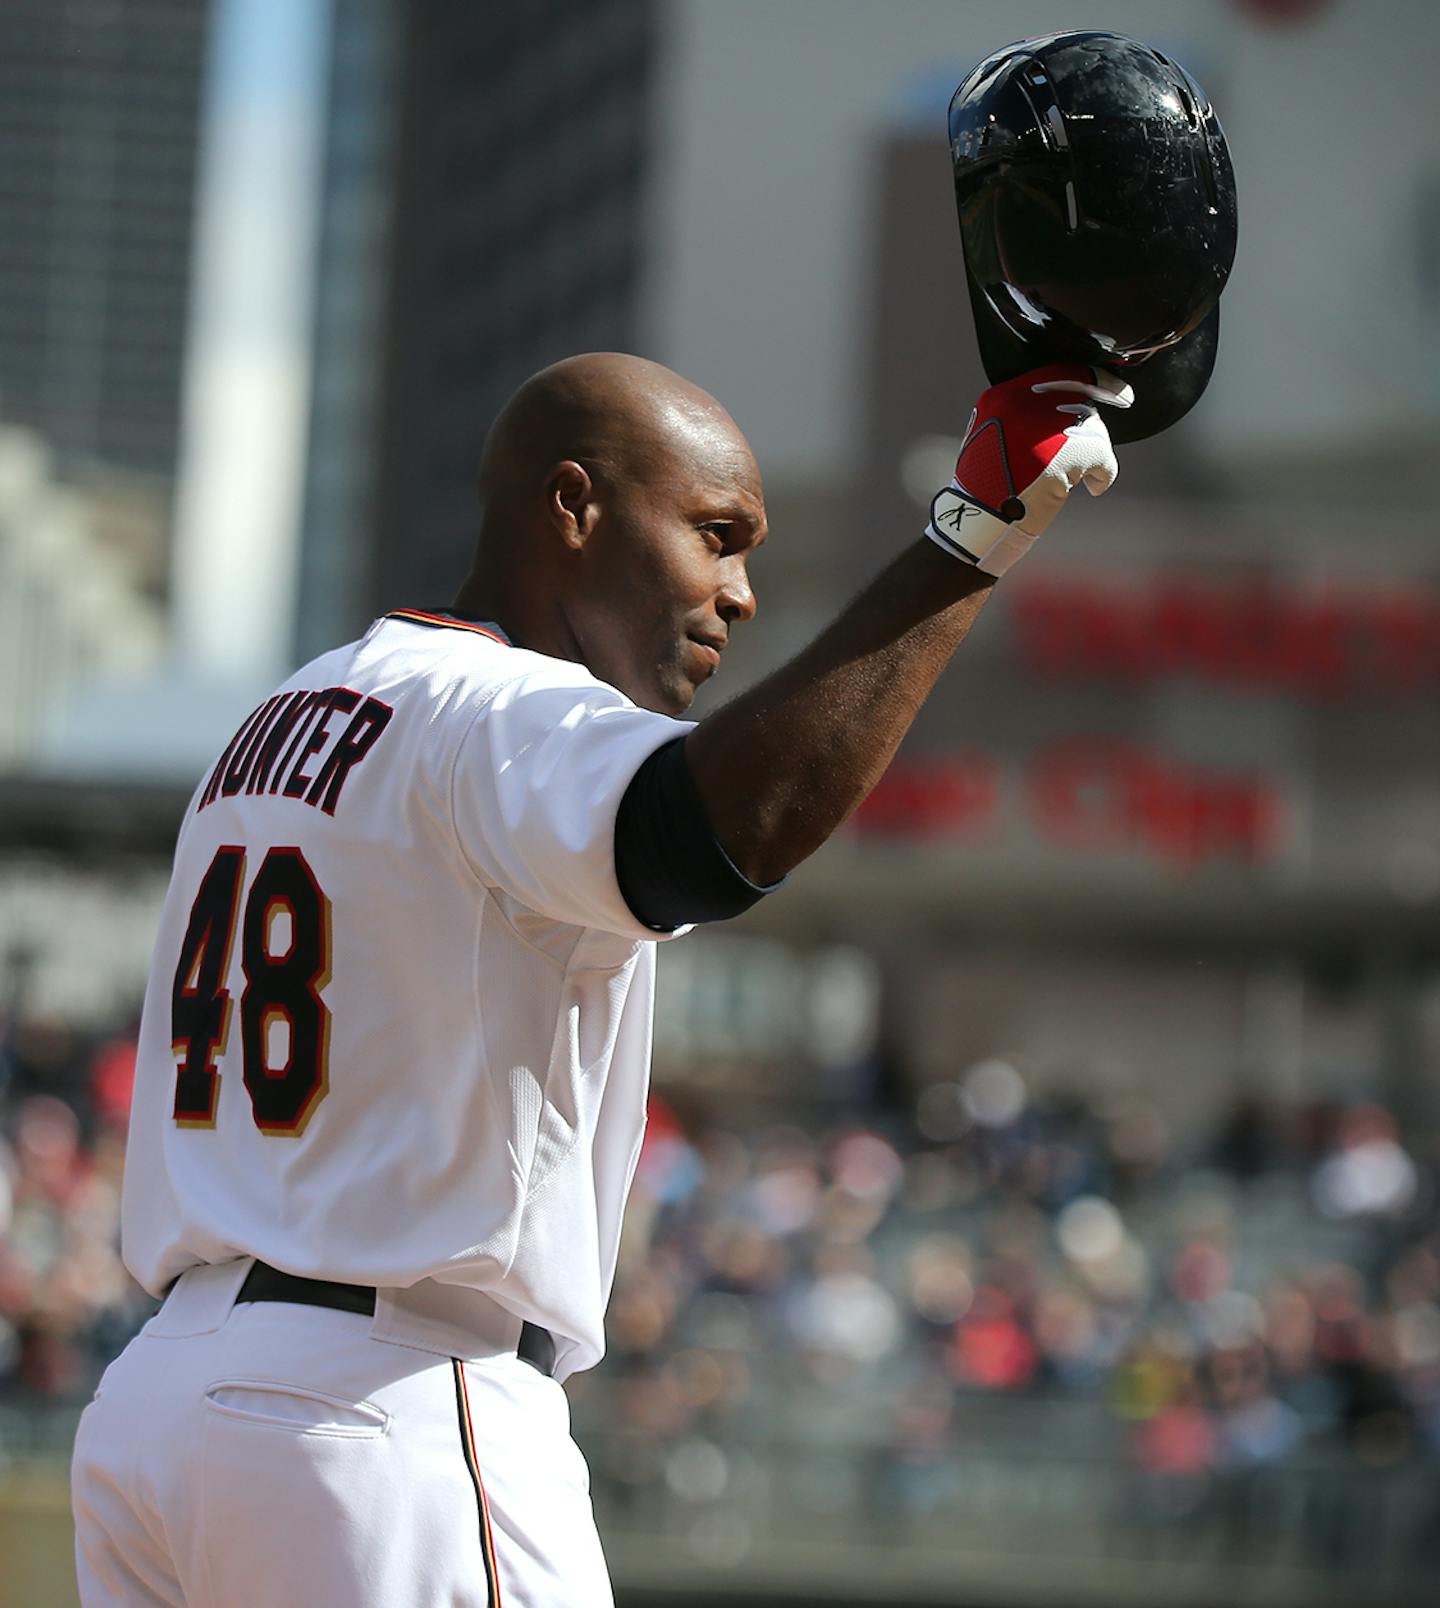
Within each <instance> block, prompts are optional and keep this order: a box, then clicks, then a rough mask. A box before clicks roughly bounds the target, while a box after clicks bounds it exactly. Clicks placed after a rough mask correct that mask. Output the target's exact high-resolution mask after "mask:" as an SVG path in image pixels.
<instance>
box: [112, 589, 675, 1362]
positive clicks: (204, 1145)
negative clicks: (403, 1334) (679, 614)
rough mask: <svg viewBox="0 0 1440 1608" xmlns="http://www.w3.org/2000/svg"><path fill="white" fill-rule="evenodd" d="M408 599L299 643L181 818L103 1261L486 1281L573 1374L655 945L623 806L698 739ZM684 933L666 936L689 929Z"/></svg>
mask: <svg viewBox="0 0 1440 1608" xmlns="http://www.w3.org/2000/svg"><path fill="white" fill-rule="evenodd" d="M690 729H691V727H690V726H689V724H688V723H686V722H682V721H677V720H672V719H669V718H667V717H666V716H663V715H657V714H652V713H650V712H648V711H646V710H642V709H639V708H637V707H636V706H635V705H634V704H632V703H631V702H630V701H629V699H627V698H626V697H624V696H623V695H622V694H621V693H620V692H618V691H616V689H615V688H613V687H610V686H607V685H606V684H605V683H603V682H601V681H598V680H597V679H596V678H595V677H594V676H592V675H591V674H590V673H589V672H588V671H587V670H585V669H584V668H583V667H582V666H580V665H577V664H571V663H568V662H565V661H562V660H558V659H552V658H548V657H546V656H544V655H541V654H538V653H531V652H527V651H525V650H523V649H521V648H517V647H512V646H510V645H509V644H508V643H506V642H505V641H504V639H503V638H501V637H500V636H498V635H496V634H495V633H492V632H491V631H489V630H487V629H485V628H483V627H480V626H476V625H471V624H465V623H460V622H456V621H453V620H450V619H448V618H446V617H442V616H435V615H427V614H422V613H420V612H419V611H411V610H401V611H398V612H397V613H396V614H393V615H390V616H388V617H386V618H385V619H382V620H379V621H377V622H376V623H375V624H374V625H372V626H371V628H370V629H369V631H367V633H366V634H365V636H364V637H363V638H361V640H360V641H359V642H356V643H352V644H350V645H349V646H347V647H344V648H339V649H337V650H336V651H334V652H332V653H328V654H325V655H324V656H322V657H321V658H319V659H316V660H314V661H313V662H312V663H310V664H309V665H307V666H306V667H305V668H304V669H302V670H300V671H299V672H298V673H297V674H296V675H295V676H293V677H292V678H291V679H290V680H289V681H288V682H287V683H286V684H285V685H284V686H283V687H282V688H281V689H280V690H279V691H278V692H277V693H276V694H275V695H274V696H273V697H272V698H270V699H269V700H268V701H267V702H266V703H264V704H263V705H262V706H261V707H260V708H259V709H258V710H256V711H255V713H254V714H253V715H252V716H251V717H250V718H249V720H247V721H246V723H245V724H244V725H243V726H242V727H241V729H240V731H239V732H237V733H236V735H235V738H234V740H233V741H232V742H231V743H230V745H229V747H228V748H227V749H226V750H225V752H224V753H223V754H222V755H221V757H220V759H219V760H218V762H217V763H216V765H215V767H214V769H213V771H212V772H211V773H210V774H209V775H208V776H207V777H206V779H205V780H204V781H202V783H201V784H200V786H199V787H198V788H197V790H196V792H195V795H194V797H193V798H192V800H191V802H190V805H189V807H188V809H187V811H186V816H185V821H184V825H183V827H182V830H181V832H180V837H179V842H178V846H177V849H176V854H175V867H174V874H173V876H172V879H171V884H170V890H169V893H168V895H167V897H166V901H165V906H164V912H163V915H162V919H161V924H160V932H159V937H158V939H157V942H156V948H155V958H154V962H153V966H152V970H151V974H150V980H149V986H148V989H147V992H146V998H145V1010H144V1018H143V1022H142V1026H141V1033H140V1048H139V1061H138V1065H137V1070H136V1083H135V1098H134V1109H133V1115H132V1119H131V1129H130V1141H129V1152H128V1157H127V1164H126V1169H125V1197H124V1216H123V1238H124V1254H125V1261H126V1263H127V1265H128V1266H129V1268H130V1269H131V1271H132V1272H133V1273H134V1275H135V1277H136V1278H137V1279H138V1280H139V1281H140V1283H141V1284H143V1285H144V1286H145V1287H146V1288H147V1289H148V1290H150V1291H151V1292H152V1293H155V1294H159V1293H160V1292H161V1291H163V1290H164V1289H165V1288H166V1287H167V1286H168V1285H169V1284H170V1283H171V1281H172V1280H174V1279H175V1278H176V1276H177V1275H178V1274H180V1273H181V1272H183V1271H184V1270H185V1269H186V1268H188V1267H192V1266H194V1265H195V1264H197V1263H214V1262H223V1261H227V1260H230V1259H232V1258H235V1257H240V1256H256V1257H259V1258H260V1259H261V1260H263V1261H265V1262H268V1263H270V1264H272V1265H273V1266H275V1267H278V1268H281V1269H283V1270H285V1271H286V1272H290V1273H296V1274H301V1275H307V1276H310V1277H314V1278H322V1279H332V1280H337V1281H340V1282H344V1283H355V1284H365V1285H376V1286H397V1285H398V1286H409V1285H412V1284H414V1283H415V1282H416V1281H417V1280H420V1279H422V1278H427V1277H428V1278H432V1279H436V1280H439V1281H441V1282H443V1283H451V1284H459V1285H464V1286H470V1287H473V1288H476V1289H480V1290H483V1291H485V1292H487V1293H488V1294H490V1295H491V1296H492V1297H494V1298H495V1299H496V1300H497V1301H499V1302H500V1303H501V1304H502V1305H503V1306H504V1307H506V1308H508V1309H509V1310H510V1311H511V1312H512V1313H514V1314H515V1315H516V1316H518V1317H520V1318H522V1319H526V1320H528V1321H530V1322H533V1323H537V1324H540V1325H542V1326H543V1327H544V1328H546V1329H549V1330H550V1331H551V1332H552V1334H553V1335H554V1336H555V1339H556V1345H557V1366H556V1373H557V1376H560V1377H563V1376H564V1375H565V1374H567V1373H570V1372H573V1371H574V1370H575V1369H577V1368H585V1367H589V1366H591V1365H592V1364H593V1363H595V1362H596V1361H597V1360H598V1359H599V1357H600V1355H601V1353H602V1351H603V1348H604V1341H603V1329H602V1321H603V1314H604V1308H605V1303H606V1300H607V1298H608V1295H609V1290H610V1284H611V1280H612V1276H613V1273H614V1267H615V1259H616V1250H617V1243H618V1239H619V1232H620V1218H621V1211H622V1208H623V1206H624V1202H625V1197H626V1194H627V1192H628V1190H629V1187H630V1180H631V1177H632V1175H633V1172H634V1168H635V1162H636V1158H637V1156H638V1153H639V1148H640V1142H641V1138H642V1135H643V1130H644V1118H645V1099H646V1092H647V1084H648V1077H649V1063H650V1043H651V1023H652V1012H653V1000H654V972H655V947H654V942H653V940H654V939H655V938H656V937H657V936H659V935H657V934H656V933H654V932H652V931H651V930H649V929H648V928H645V927H643V926H641V925H640V924H639V923H638V922H637V921H636V919H635V917H634V916H633V915H632V914H631V912H630V910H629V909H628V908H627V906H626V904H625V901H624V899H623V898H622V896H621V894H620V890H619V887H618V885H617V882H616V876H615V863H614V830H615V816H616V811H617V808H618V806H619V803H620V799H621V797H622V795H623V794H624V792H625V789H626V787H627V786H628V784H629V782H630V780H631V778H632V776H633V775H634V773H635V771H636V770H637V769H638V767H639V766H640V764H641V762H642V761H643V760H644V759H645V758H646V757H647V756H648V755H649V754H651V753H652V752H653V751H654V750H655V749H656V748H658V747H660V746H661V745H662V744H664V743H665V742H667V741H669V740H671V739H672V738H674V737H676V736H681V735H683V734H684V733H685V732H687V731H689V730H690ZM682 930H683V929H682Z"/></svg>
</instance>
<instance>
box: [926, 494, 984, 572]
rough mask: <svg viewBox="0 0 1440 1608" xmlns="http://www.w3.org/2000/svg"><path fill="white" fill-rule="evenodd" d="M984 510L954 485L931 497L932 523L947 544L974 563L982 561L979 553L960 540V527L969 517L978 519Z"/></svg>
mask: <svg viewBox="0 0 1440 1608" xmlns="http://www.w3.org/2000/svg"><path fill="white" fill-rule="evenodd" d="M984 512H985V510H984V509H983V508H981V507H980V506H979V505H978V504H976V503H973V502H971V501H970V499H969V498H968V497H966V496H965V495H964V494H963V493H961V492H959V491H957V490H956V489H955V487H954V486H946V487H945V488H944V489H943V490H941V491H937V492H936V493H935V496H934V497H933V498H932V499H931V502H930V523H931V525H933V526H934V528H935V530H936V532H937V533H938V534H939V535H941V536H943V537H944V539H945V544H946V546H948V547H951V548H953V549H954V550H955V551H956V552H957V553H958V554H959V555H960V556H961V557H962V558H966V559H968V560H969V561H970V562H971V563H972V564H978V563H979V562H980V560H979V557H978V555H977V554H975V553H972V552H971V551H970V549H969V548H968V547H966V546H965V545H964V543H963V542H961V541H960V540H959V536H960V528H961V526H962V525H963V524H964V523H965V521H966V520H967V519H976V518H978V517H979V516H980V515H981V514H983V513H984Z"/></svg>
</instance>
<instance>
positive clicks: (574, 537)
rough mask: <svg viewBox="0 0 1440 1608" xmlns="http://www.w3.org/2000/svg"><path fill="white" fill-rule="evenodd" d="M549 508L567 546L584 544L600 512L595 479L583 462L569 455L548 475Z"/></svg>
mask: <svg viewBox="0 0 1440 1608" xmlns="http://www.w3.org/2000/svg"><path fill="white" fill-rule="evenodd" d="M545 511H546V513H547V514H549V516H550V522H551V524H552V525H553V526H554V527H555V529H556V531H557V532H558V533H559V536H560V539H561V541H563V542H564V543H565V545H566V546H567V547H571V548H574V549H576V550H577V551H578V550H579V549H580V548H582V547H584V545H585V543H586V542H587V541H588V540H589V539H590V533H591V532H592V531H593V530H594V529H595V523H596V520H597V519H598V518H599V516H600V504H599V500H598V498H597V496H596V488H595V483H594V481H593V480H591V478H590V475H589V472H588V471H587V470H586V469H585V468H584V466H583V465H581V464H578V463H576V462H575V461H574V460H573V459H570V458H567V459H565V460H564V462H562V463H557V464H556V465H555V466H554V468H553V469H551V471H550V473H549V474H548V475H547V476H546V477H545Z"/></svg>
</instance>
